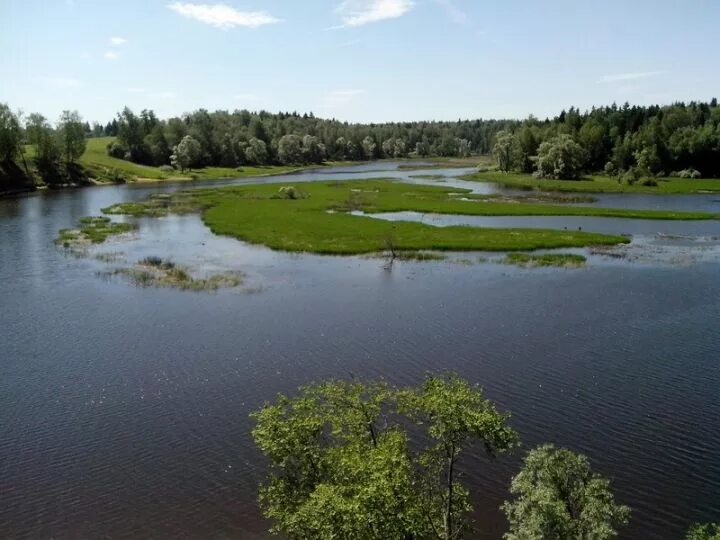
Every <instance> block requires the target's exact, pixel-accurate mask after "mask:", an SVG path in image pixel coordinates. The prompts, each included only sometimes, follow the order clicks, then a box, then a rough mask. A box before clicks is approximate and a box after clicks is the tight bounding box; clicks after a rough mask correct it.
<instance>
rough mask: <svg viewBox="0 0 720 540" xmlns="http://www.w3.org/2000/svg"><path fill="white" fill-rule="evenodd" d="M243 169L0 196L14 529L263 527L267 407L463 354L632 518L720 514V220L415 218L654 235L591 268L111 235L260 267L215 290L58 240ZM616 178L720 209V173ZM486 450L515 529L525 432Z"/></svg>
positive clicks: (2, 516)
mask: <svg viewBox="0 0 720 540" xmlns="http://www.w3.org/2000/svg"><path fill="white" fill-rule="evenodd" d="M383 168H391V169H393V170H390V171H387V172H383V171H382V170H381V169H383ZM462 172H465V171H459V170H445V171H438V170H435V169H433V170H431V171H425V173H426V174H428V173H429V174H440V175H442V176H445V177H447V178H446V182H445V183H439V184H438V185H455V186H457V187H467V186H470V187H471V188H472V189H474V190H475V191H476V192H477V193H493V192H502V193H508V191H507V190H502V189H499V188H497V187H495V186H493V185H491V184H476V183H467V182H462V181H458V180H457V179H454V178H453V176H454V175H457V174H461V173H462ZM419 174H423V171H412V172H409V171H403V170H400V169H397V168H395V166H394V165H392V164H389V165H388V164H383V165H376V164H374V165H369V166H360V167H353V168H345V169H339V170H325V169H324V170H323V171H321V172H317V171H315V172H307V173H303V174H300V175H292V176H287V177H273V178H267V179H263V180H262V181H263V182H276V183H284V184H288V183H297V182H302V181H312V180H316V179H318V178H319V179H323V180H327V179H333V180H340V179H352V178H363V177H391V178H396V179H401V180H405V181H415V182H428V183H433V181H432V180H421V179H418V178H417V175H419ZM244 182H248V180H244ZM226 183H232V182H215V183H211V182H202V183H197V184H178V185H163V186H158V185H152V186H150V185H144V186H137V185H135V186H129V185H128V186H112V187H102V188H86V189H78V190H67V191H58V192H48V193H41V194H33V195H30V196H27V197H22V198H17V199H10V200H2V201H0V246H1V247H2V252H1V253H0V280H1V282H2V284H3V287H2V291H0V343H2V348H1V349H0V351H1V352H0V374H1V376H0V537H3V538H21V539H25V538H28V539H30V538H45V537H47V538H49V537H52V538H57V539H63V538H101V537H112V538H137V537H145V538H148V537H154V538H198V537H204V538H249V539H253V538H265V537H266V534H265V531H266V529H267V526H268V524H267V523H266V522H265V521H264V520H263V518H262V517H261V515H260V513H259V510H258V508H257V504H256V494H257V484H258V482H259V481H260V479H261V478H262V476H263V474H264V468H263V461H262V459H261V456H259V454H258V452H257V450H256V449H255V448H254V446H253V444H252V441H251V439H250V435H249V432H250V429H251V427H252V424H251V422H250V421H249V419H248V414H249V413H250V412H251V411H253V410H255V409H257V408H259V407H260V406H262V404H263V403H264V402H265V401H267V400H272V399H273V398H274V396H275V395H276V394H277V393H278V392H293V391H294V389H295V388H297V386H298V385H301V384H304V383H308V382H311V381H317V380H321V379H325V378H328V377H349V376H351V375H352V376H355V377H360V378H373V377H384V378H386V379H388V380H390V381H392V382H394V383H398V384H417V383H418V382H419V381H421V380H422V377H423V375H424V374H425V373H426V372H428V371H443V370H452V371H456V372H457V373H458V374H460V375H461V376H462V377H465V378H468V379H469V380H471V381H473V382H479V383H480V384H481V385H482V386H483V387H484V389H485V391H486V394H487V396H488V397H489V398H491V399H492V400H494V401H495V402H496V403H497V404H498V407H499V408H500V409H501V410H504V411H509V412H511V413H512V418H511V424H512V425H513V426H514V427H515V428H516V429H517V430H518V431H519V433H520V436H521V439H522V442H523V445H524V449H528V448H531V447H533V446H535V445H537V444H540V443H542V442H546V441H548V442H553V443H555V444H557V445H563V446H567V447H568V448H571V449H572V450H575V451H579V452H583V453H586V454H587V455H588V456H589V457H590V459H591V462H592V464H593V466H594V468H595V469H596V470H597V471H598V472H601V473H602V474H604V475H606V476H608V477H610V478H611V479H612V483H613V488H614V491H615V494H616V497H617V498H618V500H619V501H621V502H622V503H624V504H628V505H630V506H631V507H632V509H633V513H632V517H631V524H630V526H628V527H627V528H625V529H623V531H622V535H621V537H622V538H680V537H682V535H683V534H684V531H685V530H687V528H688V527H689V526H690V524H691V523H693V522H695V521H711V520H715V521H718V520H720V449H719V447H720V430H719V429H718V428H719V427H720V422H719V421H718V418H720V392H718V388H719V387H720V332H718V328H719V327H720V280H719V279H718V276H719V275H720V274H719V271H720V251H718V238H717V237H718V236H720V230H719V229H718V222H715V221H711V222H662V223H648V222H646V221H644V220H638V221H637V222H636V221H635V220H613V219H607V218H603V219H600V218H595V219H591V218H588V219H587V220H583V219H582V218H572V219H568V218H463V217H462V216H440V217H438V216H419V217H418V216H415V218H414V219H421V220H425V222H428V223H430V224H434V225H439V226H442V225H445V224H448V222H446V221H443V220H451V221H450V222H452V223H475V224H478V225H482V226H523V227H525V226H527V227H533V226H543V227H551V228H553V227H554V228H560V227H568V228H575V227H582V228H583V230H589V231H592V230H594V227H597V228H601V229H602V230H601V232H605V231H607V232H622V233H628V234H632V235H634V237H633V238H634V242H633V245H635V246H638V249H639V250H642V249H646V248H647V247H648V246H651V247H652V249H651V250H650V251H651V252H652V253H653V254H654V255H653V256H648V257H640V256H638V257H636V258H628V259H624V260H618V259H614V258H607V257H602V256H596V257H591V258H590V260H589V264H588V266H587V267H586V268H583V269H579V270H556V269H540V270H525V269H518V268H514V267H509V266H505V265H502V264H496V263H493V262H490V263H478V262H475V261H476V260H477V258H478V255H479V254H463V255H458V256H457V257H455V258H451V259H449V260H446V261H432V262H422V263H419V262H399V263H396V264H395V265H394V266H393V269H392V271H388V270H387V269H385V268H384V265H383V263H382V261H379V260H377V259H370V258H362V257H321V256H313V255H297V254H292V255H291V254H286V253H279V252H273V251H271V250H268V249H265V248H262V247H258V246H248V245H245V244H243V243H241V242H238V241H236V240H233V239H230V238H223V237H215V236H213V235H212V234H211V233H210V232H209V231H208V230H207V229H206V228H205V226H204V225H203V224H202V222H201V220H200V218H199V217H198V216H182V217H178V216H174V217H169V218H163V219H145V218H143V219H140V220H138V223H139V231H138V233H137V234H136V235H134V236H133V237H132V238H130V239H124V240H123V239H121V240H116V241H110V242H109V243H108V244H106V245H103V246H100V247H99V248H98V252H104V253H115V252H118V253H121V254H122V255H119V256H121V257H125V258H127V259H128V260H137V259H139V258H141V257H143V256H146V255H159V256H162V257H170V258H172V260H174V261H176V262H180V263H183V264H187V265H188V266H190V267H191V268H192V269H194V270H195V271H196V272H199V273H202V272H209V271H216V270H225V269H232V270H241V271H243V272H244V273H245V274H246V275H247V282H246V284H245V285H244V286H243V287H241V288H240V289H237V290H236V289H228V290H220V291H218V292H213V293H193V292H184V291H178V290H170V289H143V288H136V287H134V286H132V285H130V284H128V283H126V282H124V281H122V280H118V279H108V278H105V277H102V275H101V274H102V273H103V271H104V269H106V268H107V267H108V266H109V265H110V266H111V265H112V263H107V262H101V261H99V260H96V259H94V258H79V257H76V256H73V255H70V254H68V253H66V252H65V251H64V250H63V249H61V248H58V247H56V246H55V245H54V243H53V240H54V238H55V237H56V235H57V232H58V230H59V229H61V228H65V227H72V226H73V225H74V224H75V223H76V222H77V220H78V219H79V218H80V217H82V216H86V215H97V214H98V213H99V209H100V208H102V207H105V206H109V205H111V204H114V203H117V202H123V201H129V200H141V199H144V198H145V197H146V196H147V195H148V194H150V193H157V192H163V191H165V192H167V191H173V190H177V189H184V188H189V187H192V186H193V185H197V186H203V187H206V186H209V185H221V184H226ZM597 197H598V202H597V203H595V204H597V205H607V206H612V207H632V208H662V209H668V208H672V209H676V210H710V211H720V203H718V201H717V199H718V196H717V195H714V196H713V195H707V196H705V195H695V196H654V197H653V196H636V195H631V196H611V195H600V196H597ZM378 217H384V218H386V219H397V218H398V217H403V218H404V219H405V218H408V216H378ZM410 217H411V218H412V216H410ZM463 219H464V220H466V221H465V222H463ZM467 220H469V221H467ZM475 220H476V221H475ZM658 233H662V234H659V235H658ZM579 252H583V250H580V251H579ZM464 258H471V259H473V261H470V262H472V264H466V263H465V262H464ZM466 456H467V459H466V460H465V461H464V463H462V464H461V468H463V469H464V470H465V471H467V475H466V478H465V481H467V483H468V485H469V486H470V487H471V488H472V491H473V493H474V494H475V496H474V502H475V507H476V510H477V511H476V513H475V519H476V525H477V527H478V529H479V531H478V533H477V537H478V538H487V539H491V538H493V539H494V538H500V536H501V534H502V532H503V531H504V530H505V527H506V524H505V520H504V518H503V516H502V514H501V512H500V511H499V509H498V508H499V506H500V504H501V503H502V501H503V499H504V498H506V497H507V488H508V485H509V481H510V478H511V476H512V475H513V474H514V473H515V472H516V471H517V470H518V467H519V465H520V457H521V453H517V454H516V455H513V456H509V457H502V458H500V459H498V460H496V461H494V462H490V461H488V460H486V459H485V458H483V457H482V455H481V454H480V453H479V452H477V453H476V452H474V451H473V452H469V453H468V454H466Z"/></svg>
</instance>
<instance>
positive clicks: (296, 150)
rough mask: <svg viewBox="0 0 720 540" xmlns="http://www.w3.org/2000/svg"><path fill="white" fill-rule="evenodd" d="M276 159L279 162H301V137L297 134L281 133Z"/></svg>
mask: <svg viewBox="0 0 720 540" xmlns="http://www.w3.org/2000/svg"><path fill="white" fill-rule="evenodd" d="M278 159H280V162H281V163H285V164H295V163H302V162H303V151H302V139H301V138H300V137H299V136H298V135H283V136H282V137H280V140H279V141H278Z"/></svg>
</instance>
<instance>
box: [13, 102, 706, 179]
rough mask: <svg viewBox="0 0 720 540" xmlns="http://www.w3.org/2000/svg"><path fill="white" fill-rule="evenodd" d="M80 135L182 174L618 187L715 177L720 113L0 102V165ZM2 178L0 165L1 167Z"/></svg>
mask: <svg viewBox="0 0 720 540" xmlns="http://www.w3.org/2000/svg"><path fill="white" fill-rule="evenodd" d="M80 132H82V133H84V137H86V138H89V137H99V136H113V137H115V140H114V142H111V143H110V144H109V145H108V148H107V152H108V154H109V155H111V156H113V157H116V158H120V159H124V160H128V161H132V162H134V163H139V164H144V165H153V166H164V167H171V166H172V167H174V168H176V169H180V170H185V169H187V168H199V167H207V166H219V167H240V166H243V165H270V164H278V163H279V164H310V163H321V162H323V161H326V160H335V161H345V160H347V161H356V160H372V159H380V158H404V157H408V156H411V155H412V156H418V157H428V156H439V157H466V156H470V155H479V154H490V153H492V154H493V155H494V156H495V158H496V159H497V162H498V167H499V168H500V169H501V170H504V171H517V172H525V173H534V174H536V175H537V176H540V177H553V178H576V177H578V176H579V175H580V174H582V173H584V172H599V171H604V172H605V173H607V174H611V175H618V176H619V177H623V178H628V177H632V178H639V177H651V176H669V175H679V176H687V177H692V178H695V177H700V176H705V177H718V176H720V108H718V105H717V99H712V100H711V101H710V102H708V103H700V102H690V103H675V104H672V105H668V106H662V107H661V106H649V107H640V106H630V105H629V104H627V103H626V104H625V105H623V106H617V105H612V106H609V107H601V108H593V109H592V110H589V111H585V112H581V111H580V110H578V109H576V108H574V107H571V108H570V109H569V110H567V111H562V112H561V113H560V114H559V115H558V116H556V117H554V118H552V119H551V118H546V119H544V120H540V119H538V118H535V117H532V116H531V117H529V118H528V119H526V120H523V121H519V120H458V121H455V122H440V121H432V122H400V123H384V124H350V123H347V122H340V121H338V120H335V119H331V120H327V119H321V118H317V117H315V116H314V115H313V114H303V115H301V114H298V113H277V114H271V113H269V112H265V111H260V112H250V111H247V110H240V111H234V112H228V111H215V112H210V111H207V110H205V109H199V110H197V111H194V112H191V113H187V114H184V115H182V116H179V117H173V118H168V119H165V120H163V119H160V118H158V117H157V116H156V114H155V113H154V112H153V111H152V110H143V111H141V112H140V113H135V112H133V111H132V110H130V109H129V108H125V109H123V110H122V111H121V112H120V113H119V114H118V115H117V117H116V118H114V119H112V120H111V121H109V122H108V123H106V124H105V125H102V124H97V123H96V124H93V125H90V124H89V123H87V122H83V121H82V119H81V118H80V117H79V115H78V114H77V113H70V112H65V113H64V114H63V117H62V118H61V121H60V122H59V123H58V124H56V125H55V126H52V125H51V124H50V123H49V122H48V121H47V119H46V118H45V117H43V116H42V115H39V114H31V115H29V116H27V117H24V118H23V117H21V116H20V115H18V114H15V113H13V112H12V110H11V109H10V108H9V107H8V106H7V105H2V104H0V160H1V161H2V162H3V163H5V164H7V163H11V162H15V163H17V162H18V161H19V160H20V158H22V159H24V151H23V148H24V147H25V145H32V146H33V147H34V153H33V156H34V160H35V161H36V162H37V163H38V170H41V169H42V170H51V169H52V165H53V164H54V163H59V162H67V163H72V162H73V161H74V160H75V159H76V158H77V151H78V150H81V149H82V148H83V146H82V143H81V141H78V140H77V139H78V135H79V134H80ZM5 168H6V169H7V168H8V167H7V166H6V167H5Z"/></svg>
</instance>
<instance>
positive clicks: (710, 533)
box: [685, 523, 720, 540]
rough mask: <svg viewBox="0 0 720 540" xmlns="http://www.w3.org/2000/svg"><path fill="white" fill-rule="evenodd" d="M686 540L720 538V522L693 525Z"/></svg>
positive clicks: (716, 539) (717, 539) (718, 539)
mask: <svg viewBox="0 0 720 540" xmlns="http://www.w3.org/2000/svg"><path fill="white" fill-rule="evenodd" d="M685 540H720V523H705V524H697V525H693V526H692V527H691V528H690V530H689V531H688V533H687V536H686V537H685Z"/></svg>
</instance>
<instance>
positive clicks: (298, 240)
mask: <svg viewBox="0 0 720 540" xmlns="http://www.w3.org/2000/svg"><path fill="white" fill-rule="evenodd" d="M457 193H458V190H457V189H453V190H450V189H447V188H443V187H436V186H418V185H408V184H401V183H397V182H391V181H387V180H370V181H353V182H331V183H312V184H303V185H302V187H290V186H286V187H279V186H276V185H252V186H234V187H226V188H217V189H203V190H193V191H183V192H179V193H177V194H174V195H172V196H167V195H163V196H159V197H158V196H156V197H151V198H149V199H148V200H147V201H145V202H140V203H135V202H133V203H126V204H118V205H114V206H111V207H109V208H106V209H104V212H106V213H108V214H128V215H134V216H142V215H146V216H163V215H167V214H172V213H190V212H201V213H202V216H203V221H204V222H205V224H206V225H207V226H208V227H210V229H211V230H212V231H213V232H214V233H216V234H222V235H227V236H232V237H234V238H237V239H239V240H243V241H245V242H249V243H254V244H263V245H266V246H268V247H270V248H272V249H278V250H284V251H291V252H311V253H320V254H343V255H350V254H362V253H375V252H381V251H385V250H388V249H392V250H397V251H419V250H437V251H468V250H478V251H524V250H534V249H541V248H562V247H584V246H591V245H615V244H620V243H626V242H628V241H629V240H628V239H627V238H626V237H622V236H609V235H602V234H594V233H584V232H574V231H557V230H527V229H486V228H477V227H462V226H460V227H433V226H430V225H425V224H421V223H411V222H389V221H383V220H378V219H373V218H372V217H367V216H357V215H353V214H352V213H351V212H352V211H364V212H366V213H377V212H390V211H403V210H412V211H420V212H434V213H444V214H468V215H585V214H584V212H592V214H591V215H617V216H619V217H627V215H626V214H627V211H622V210H603V209H593V208H579V207H571V206H567V205H565V206H560V205H558V206H551V205H535V204H526V203H522V202H500V203H498V202H493V200H492V198H484V197H480V196H475V197H470V200H460V198H459V197H458V196H457ZM462 195H463V196H464V197H468V196H469V195H468V194H467V193H463V194H462ZM600 210H602V211H600ZM598 211H600V212H598ZM632 213H633V215H635V214H636V217H646V218H650V217H658V218H663V217H667V214H666V213H655V212H635V211H633V212H632ZM677 216H678V217H679V216H680V214H677ZM690 216H691V217H695V218H700V216H697V215H690Z"/></svg>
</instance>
